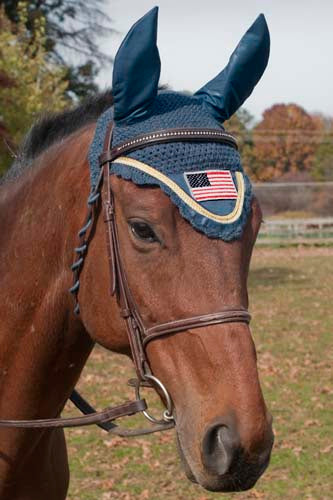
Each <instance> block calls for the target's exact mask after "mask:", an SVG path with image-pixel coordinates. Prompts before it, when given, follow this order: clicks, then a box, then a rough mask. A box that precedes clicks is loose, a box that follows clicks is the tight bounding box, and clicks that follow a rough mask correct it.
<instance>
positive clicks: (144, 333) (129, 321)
mask: <svg viewBox="0 0 333 500" xmlns="http://www.w3.org/2000/svg"><path fill="white" fill-rule="evenodd" d="M185 141H190V142H193V141H199V142H211V141H214V142H220V143H223V144H227V145H229V146H230V147H234V148H237V143H236V141H235V139H234V138H233V136H231V135H230V134H228V133H226V132H224V131H222V130H221V131H219V130H215V129H171V130H164V131H158V132H154V133H151V134H147V135H143V136H138V137H136V138H134V139H132V140H129V141H127V142H125V143H122V144H120V145H117V146H115V147H113V148H112V147H111V145H112V126H110V127H109V129H108V131H107V134H106V137H105V142H104V149H105V151H104V152H103V153H102V154H101V155H100V175H99V178H98V181H97V183H96V185H95V187H94V189H93V190H92V192H91V194H90V196H89V199H88V215H87V218H86V220H85V223H84V226H83V228H82V229H81V230H80V231H79V238H80V244H79V246H78V247H77V248H76V249H75V252H76V254H77V255H78V259H77V260H76V261H75V262H74V264H73V265H72V271H73V274H74V282H73V286H72V287H71V289H70V292H71V293H72V294H73V296H74V299H75V304H76V305H75V312H76V313H79V303H78V290H79V285H80V283H79V276H80V273H81V270H82V266H83V263H84V258H85V256H86V254H87V250H88V245H89V242H90V241H91V238H92V236H93V232H92V228H93V226H94V222H95V221H96V218H97V216H98V213H99V208H100V205H99V201H100V195H101V191H102V188H103V207H104V222H105V225H106V237H107V252H108V259H109V267H110V280H111V284H110V292H111V295H113V296H116V298H117V302H118V306H119V312H120V315H121V317H122V318H123V320H124V322H125V324H126V328H127V334H128V340H129V345H130V348H131V353H132V359H133V363H134V366H135V370H136V375H137V380H135V381H134V382H133V381H132V382H131V384H130V385H134V387H135V392H136V400H135V401H131V402H127V403H124V404H123V405H120V406H116V407H110V408H107V409H105V410H103V411H101V412H96V411H95V410H94V408H93V407H91V406H90V405H89V403H87V401H85V400H84V399H83V398H82V396H80V394H78V393H77V392H76V391H73V394H72V396H71V399H72V401H73V402H74V404H76V406H77V407H78V408H79V409H80V410H81V411H82V412H83V413H84V414H85V415H84V416H82V417H74V418H54V419H38V420H0V427H25V428H36V427H37V428H43V427H74V426H79V425H80V426H81V425H90V424H93V423H96V424H97V425H99V426H100V427H102V428H103V429H105V430H107V431H109V432H113V433H116V434H118V435H121V436H129V435H140V434H147V433H150V432H156V431H158V430H164V429H168V428H171V427H172V426H173V425H174V416H173V406H172V400H171V397H170V395H169V393H168V391H167V389H166V388H165V386H164V384H162V382H161V381H160V380H159V379H157V378H156V377H155V376H154V375H153V374H152V372H151V369H150V365H149V360H148V358H147V354H146V347H147V345H148V343H149V342H152V341H154V340H155V339H157V338H160V337H165V336H168V335H172V334H175V333H179V332H184V331H186V330H190V329H193V328H200V327H204V326H209V325H216V324H221V323H235V322H237V323H239V322H242V323H249V322H250V319H251V316H250V314H249V313H248V311H247V310H246V309H244V308H241V307H237V308H231V309H224V310H221V311H219V312H216V313H213V314H204V315H200V316H193V317H190V318H185V319H178V320H175V321H169V322H167V323H162V324H159V325H155V326H151V327H146V326H145V324H144V322H143V320H142V317H141V314H140V311H139V309H138V307H137V305H136V303H135V300H134V298H133V296H132V294H131V290H130V287H129V284H128V280H127V276H126V272H125V269H124V266H123V262H122V259H121V253H120V247H119V237H118V230H117V224H116V214H115V204H114V197H113V192H112V189H111V182H110V167H111V164H112V162H113V161H114V160H115V159H116V158H118V157H119V156H123V155H124V154H126V153H127V154H128V153H130V152H131V151H135V150H137V149H139V148H143V147H147V146H150V145H154V144H161V143H168V142H185ZM142 385H143V386H149V387H154V388H155V389H156V390H157V391H158V392H159V394H160V395H161V396H162V398H163V401H164V403H165V405H166V410H165V411H164V414H163V419H162V420H156V419H155V418H154V417H152V416H150V415H149V414H148V413H147V411H146V410H147V405H146V402H145V400H144V399H141V397H140V387H141V386H142ZM137 412H143V413H144V415H145V416H146V417H147V418H148V419H149V420H150V421H151V422H153V423H154V424H155V425H154V426H152V428H151V429H143V430H141V429H139V430H124V429H119V428H118V426H117V425H115V424H114V423H112V421H113V420H115V419H116V418H118V417H122V416H127V415H132V414H134V413H137Z"/></svg>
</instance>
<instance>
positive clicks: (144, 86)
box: [112, 7, 161, 122]
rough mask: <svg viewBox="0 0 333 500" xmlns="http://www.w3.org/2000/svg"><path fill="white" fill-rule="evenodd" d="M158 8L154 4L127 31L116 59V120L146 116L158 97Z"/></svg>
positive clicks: (114, 89) (114, 83)
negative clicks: (151, 104)
mask: <svg viewBox="0 0 333 500" xmlns="http://www.w3.org/2000/svg"><path fill="white" fill-rule="evenodd" d="M157 15H158V7H154V8H153V9H152V10H150V11H149V12H148V13H147V14H146V15H145V16H143V17H142V18H141V19H139V21H137V22H136V23H135V24H134V26H132V28H131V29H130V31H129V32H128V33H127V35H126V38H125V39H124V41H123V42H122V44H121V46H120V48H119V50H118V52H117V55H116V57H115V60H114V68H113V82H112V92H113V98H114V120H115V121H116V122H120V121H132V120H135V119H137V118H140V117H142V116H144V115H145V114H146V112H147V108H148V107H149V104H150V103H151V102H152V101H153V99H154V98H155V97H156V94H157V90H158V81H159V77H160V71H161V62H160V56H159V53H158V48H157V45H156V38H157Z"/></svg>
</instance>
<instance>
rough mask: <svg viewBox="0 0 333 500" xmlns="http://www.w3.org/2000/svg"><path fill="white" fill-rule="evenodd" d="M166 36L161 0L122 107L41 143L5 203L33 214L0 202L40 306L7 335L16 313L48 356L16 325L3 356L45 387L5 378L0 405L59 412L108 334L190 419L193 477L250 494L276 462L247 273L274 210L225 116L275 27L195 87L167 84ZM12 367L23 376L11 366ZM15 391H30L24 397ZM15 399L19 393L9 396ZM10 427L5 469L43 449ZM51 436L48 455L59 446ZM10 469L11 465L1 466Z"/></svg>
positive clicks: (182, 424) (262, 29)
mask: <svg viewBox="0 0 333 500" xmlns="http://www.w3.org/2000/svg"><path fill="white" fill-rule="evenodd" d="M156 36H157V9H156V8H155V9H153V10H151V11H150V12H149V13H148V14H146V16H144V17H143V18H142V19H140V20H139V21H138V22H137V23H136V24H135V25H134V26H133V27H132V29H131V30H130V32H129V33H128V35H127V36H126V38H125V40H124V41H123V43H122V45H121V47H120V49H119V51H118V53H117V56H116V58H115V63H114V72H113V99H114V103H113V107H111V108H110V109H107V110H105V111H104V112H103V114H102V115H101V116H100V117H99V119H98V122H97V125H96V123H95V121H92V123H89V120H88V119H87V118H86V119H85V118H84V116H82V115H77V116H76V118H77V117H78V116H81V117H82V123H81V124H77V123H76V125H75V127H73V128H72V129H71V130H70V131H71V132H72V133H70V134H65V136H64V135H61V134H60V132H59V130H58V131H55V129H54V128H53V129H52V126H50V129H49V130H50V132H52V133H53V135H52V139H51V140H50V138H49V137H46V138H45V142H46V143H47V146H46V147H45V146H44V147H41V149H40V150H38V151H37V152H38V154H37V155H35V156H36V158H34V161H33V162H32V163H33V167H34V168H29V169H24V172H23V173H20V176H19V179H17V180H16V181H15V182H14V183H6V184H4V186H2V188H1V191H0V203H1V205H2V206H5V207H8V204H9V203H12V206H14V204H15V203H16V206H17V207H18V208H17V212H15V213H14V212H13V211H9V210H8V209H7V212H6V217H5V216H4V215H2V216H1V212H0V222H1V223H2V227H3V228H4V232H3V234H4V233H5V232H6V231H7V233H8V234H9V233H10V234H11V235H12V238H11V239H10V242H8V241H7V242H6V243H4V242H2V243H1V245H2V252H3V255H4V256H5V257H4V263H5V262H6V263H7V265H6V266H5V264H3V265H2V267H1V265H0V271H2V270H3V271H4V274H3V276H4V280H7V281H4V283H6V286H7V292H8V294H12V295H11V297H14V298H15V297H16V298H17V297H19V300H20V301H21V302H20V303H21V304H22V301H27V300H28V301H29V304H27V303H24V304H25V305H24V307H23V306H22V311H21V310H20V313H18V311H17V309H15V307H14V306H13V305H12V303H11V302H10V301H9V302H8V301H7V306H8V304H9V306H8V307H12V309H13V312H12V313H11V315H10V318H9V320H8V322H7V330H6V331H7V332H9V329H10V328H11V329H13V328H14V326H15V324H16V323H15V318H16V317H15V318H14V316H15V314H16V315H17V316H18V317H19V318H20V320H21V324H22V326H21V327H20V329H19V330H17V333H15V336H14V340H15V339H16V340H19V342H20V346H22V348H23V347H24V346H25V349H26V351H25V352H28V355H27V357H29V356H30V357H31V358H32V357H33V353H35V355H36V352H37V351H38V350H37V349H36V348H35V347H33V348H31V347H27V346H29V344H26V343H27V342H29V340H27V335H26V334H25V332H26V331H28V330H29V332H32V333H31V335H33V337H34V338H37V341H36V342H37V344H36V345H38V346H39V351H38V356H37V360H36V356H35V357H34V358H33V359H34V361H33V366H34V369H32V368H29V369H28V368H27V367H26V366H25V367H23V368H22V366H23V365H24V362H25V359H23V358H22V356H21V357H20V358H19V357H15V355H14V354H13V353H12V350H11V348H10V347H9V344H8V337H9V334H8V335H7V336H6V338H7V343H6V342H5V335H3V339H4V340H3V346H2V348H3V351H2V352H5V353H7V358H8V359H9V362H11V363H14V364H15V363H16V365H15V366H19V359H20V360H21V361H20V362H21V363H22V365H20V370H21V372H23V373H25V378H24V383H23V381H21V387H23V386H24V387H25V384H28V374H29V373H30V372H31V377H32V380H33V381H34V382H32V386H31V385H28V386H29V394H30V399H29V397H28V396H27V395H26V394H25V395H24V398H22V400H24V401H25V405H23V402H21V406H20V405H19V403H18V402H17V400H16V399H15V398H14V396H13V390H14V389H13V386H12V392H9V389H8V390H7V388H6V386H5V385H3V386H1V385H0V388H1V387H2V393H1V397H0V410H1V412H2V413H1V415H3V413H5V417H7V418H10V417H12V418H13V417H16V418H18V416H19V417H20V418H22V417H30V418H31V417H36V411H37V412H38V413H37V415H38V416H57V415H58V414H59V413H60V411H61V410H62V408H63V406H64V404H65V402H66V400H67V398H68V396H69V394H70V392H71V390H72V389H73V387H74V385H75V383H76V381H77V378H78V377H79V374H80V371H81V370H82V367H83V365H84V363H85V361H86V358H87V356H88V355H89V352H90V350H91V348H92V345H93V342H98V343H99V344H101V345H103V346H105V347H106V348H108V349H110V350H113V351H115V352H120V353H124V354H128V355H129V356H131V357H132V359H133V361H134V363H135V368H136V371H137V375H138V380H139V382H138V386H137V390H138V391H139V385H140V384H141V383H142V382H143V381H146V382H147V381H150V382H152V383H153V386H154V387H155V388H156V389H157V390H158V392H159V393H160V395H161V399H162V401H163V402H164V403H166V404H167V405H168V408H167V413H166V414H165V418H166V419H167V420H168V421H175V425H176V431H177V441H178V445H179V452H180V455H181V458H182V461H183V464H184V466H185V471H186V474H187V476H188V477H189V478H190V479H191V480H193V481H196V482H198V483H199V484H200V485H202V486H203V487H204V488H206V489H208V490H212V491H238V490H244V489H248V488H250V487H252V486H253V485H254V484H255V482H256V481H257V479H258V478H259V477H260V475H261V474H262V472H263V471H264V470H265V468H266V467H267V465H268V462H269V457H270V453H271V448H272V443H273V434H272V426H271V417H270V415H269V413H268V411H267V408H266V405H265V402H264V399H263V395H262V392H261V388H260V383H259V379H258V373H257V367H256V352H255V347H254V343H253V340H252V337H251V332H250V329H249V325H248V322H249V314H248V312H247V309H248V294H247V277H248V271H249V265H250V259H251V253H252V249H253V246H254V243H255V240H256V236H257V233H258V231H259V227H260V223H261V217H262V216H261V211H260V207H259V204H258V201H257V200H256V199H255V197H254V196H253V195H252V191H251V184H250V181H249V179H248V178H247V176H246V175H245V173H244V172H243V169H242V166H241V162H240V156H239V153H238V151H237V144H236V141H235V139H234V138H233V137H232V136H231V135H230V134H228V133H227V132H226V131H225V130H224V129H223V126H222V123H223V122H224V121H225V120H226V119H228V118H229V117H230V116H231V115H232V114H233V113H234V112H235V111H236V110H237V109H238V108H239V107H240V106H241V104H242V103H243V102H244V100H245V99H246V98H247V97H248V96H249V95H250V93H251V92H252V90H253V88H254V86H255V85H256V83H257V82H258V80H259V79H260V77H261V75H262V73H263V71H264V69H265V67H266V64H267V60H268V53H269V34H268V29H267V25H266V22H265V19H264V17H263V16H262V15H261V16H259V17H258V19H257V20H256V21H255V23H254V24H253V25H252V26H251V27H250V29H249V30H248V31H247V32H246V34H245V35H244V37H243V38H242V39H241V41H240V43H239V44H238V46H237V48H236V49H235V51H234V53H233V54H232V56H231V58H230V60H229V63H228V65H227V66H226V68H225V69H224V70H223V71H222V72H221V73H220V74H219V75H218V76H217V77H216V78H214V79H213V80H212V81H210V82H209V83H208V84H207V85H205V86H204V87H202V88H201V89H200V90H199V91H198V92H196V93H195V94H194V95H193V96H190V95H184V94H181V93H178V92H170V91H159V90H158V81H159V75H160V59H159V54H158V49H157V45H156ZM64 116H66V115H64ZM69 116H72V117H73V115H68V117H69ZM62 119H63V118H62ZM51 122H52V121H51ZM51 122H50V123H51ZM50 123H49V125H50ZM62 123H64V120H63V122H62ZM81 125H85V126H81ZM43 126H44V131H45V123H44V125H43ZM65 128H66V127H65ZM38 131H40V128H38V126H37V127H36V128H34V129H33V134H32V135H31V134H30V141H32V139H33V136H34V135H35V136H36V135H37V133H38ZM59 138H61V139H62V140H61V141H60V140H59ZM89 145H90V147H89ZM48 146H50V147H48ZM88 148H89V155H88V157H89V166H90V176H89V173H88V172H89V169H88V165H87V163H88V160H87V153H88ZM37 149H38V148H37ZM27 150H29V144H28V146H27ZM27 156H29V155H27ZM51 164H52V166H50V167H49V168H46V166H47V165H51ZM14 170H15V169H14ZM89 177H90V178H89ZM89 183H90V195H89V198H88V205H89V213H88V218H87V219H86V220H85V224H84V227H83V228H82V230H81V231H80V232H79V236H80V242H79V244H77V243H76V255H77V259H76V261H75V262H74V265H72V270H73V271H74V284H73V286H72V287H71V292H72V294H73V295H74V298H75V313H73V312H72V308H71V302H70V301H68V299H67V296H66V295H65V293H66V289H67V288H68V287H69V279H70V269H69V268H70V260H71V255H72V253H71V249H72V248H73V246H74V243H75V232H76V228H77V227H78V221H79V220H81V219H82V217H83V215H84V211H85V202H84V199H85V196H86V194H88V192H89ZM102 186H103V189H104V191H102ZM50 206H54V213H53V214H52V211H51V209H50ZM102 207H104V209H105V210H104V215H102V214H101V213H100V212H101V208H102ZM47 210H49V214H48V213H47ZM2 214H4V212H2ZM1 217H2V218H1ZM36 217H37V218H38V220H41V221H43V231H41V230H40V229H39V230H38V229H34V230H33V235H32V237H33V238H34V240H33V241H34V244H33V245H32V246H31V248H30V252H27V250H26V247H24V245H23V242H24V241H25V240H24V235H25V234H26V233H25V232H26V231H28V229H29V230H30V232H31V231H32V229H31V228H32V227H34V226H33V222H34V220H35V218H36ZM22 224H25V225H24V229H22V232H21V233H20V228H22V227H23V226H22ZM105 226H106V227H107V247H108V253H107V251H106V245H105ZM27 227H28V229H27ZM22 235H23V236H22ZM51 235H53V236H52V237H51ZM27 241H28V240H27ZM15 242H16V247H15V252H16V254H17V255H18V256H19V258H20V259H21V257H22V258H26V262H28V263H29V265H30V268H31V270H33V272H34V273H35V274H34V284H35V285H34V286H33V285H31V286H30V288H29V287H28V284H27V282H28V281H29V283H30V282H31V274H25V273H26V269H25V267H24V266H22V262H21V260H19V261H18V263H17V266H18V268H19V269H20V272H21V277H22V279H23V280H25V281H23V282H22V283H24V284H25V287H23V284H22V287H23V288H22V290H23V289H24V290H25V289H26V288H29V291H27V293H26V294H25V293H24V290H23V291H20V292H19V291H18V290H17V288H15V287H14V285H12V282H11V281H10V279H12V280H13V275H10V273H9V271H8V269H7V268H8V263H9V262H10V255H12V254H11V252H12V251H13V247H11V244H12V245H13V244H14V243H15ZM18 242H19V244H18ZM36 242H37V243H36ZM26 244H28V243H26ZM12 268H13V266H11V269H12ZM5 271H6V272H5ZM7 282H8V284H7ZM110 283H111V285H110ZM110 287H111V295H110ZM27 297H29V299H27ZM65 297H66V298H65ZM0 298H1V297H0ZM13 300H14V299H13ZM1 303H3V301H0V304H1ZM0 307H1V306H0ZM15 311H16V313H15ZM119 311H120V312H121V314H119ZM0 312H1V310H0ZM5 323H6V322H5ZM46 326H47V328H48V329H49V330H50V331H52V332H53V336H52V337H47V339H46V338H45V337H43V336H42V335H43V332H44V329H45V328H46ZM2 328H5V326H3V327H2ZM26 329H27V330H26ZM15 331H16V330H15ZM38 335H40V337H39V336H38ZM42 353H43V354H42ZM0 362H1V366H2V367H4V366H5V367H6V370H7V371H9V373H10V371H11V368H10V367H8V366H7V365H8V363H9V362H7V361H6V360H5V358H3V359H0ZM69 364H70V365H71V370H69V369H68V365H69ZM51 366H52V367H56V369H54V372H53V368H52V369H50V367H51ZM24 370H26V371H24ZM43 370H44V372H45V373H48V377H49V380H50V384H54V386H56V387H57V390H56V391H54V393H53V394H52V395H51V394H50V395H49V397H48V398H47V402H46V401H45V399H46V394H47V389H46V388H45V387H44V386H45V384H41V385H38V383H37V382H36V381H38V380H39V378H40V377H41V375H42V374H43V373H44V372H43ZM37 375H38V376H37ZM62 379H63V380H62ZM61 381H62V383H61ZM18 383H19V382H17V384H18ZM15 387H16V386H15ZM37 389H38V390H37ZM15 390H16V393H15V394H16V396H17V393H21V392H22V391H21V392H20V389H19V388H18V387H16V389H15ZM15 390H14V392H15ZM22 390H23V389H22ZM34 391H35V392H34ZM5 397H9V399H10V401H11V403H10V404H9V403H8V399H7V406H6V404H5V403H4V398H5ZM32 401H33V402H34V404H32ZM1 432H2V431H1ZM11 432H13V433H14V434H7V435H6V436H7V437H6V439H7V441H6V439H5V440H4V443H6V442H7V443H8V446H7V448H6V445H5V444H4V445H3V447H4V448H3V449H1V450H0V452H1V453H2V456H6V457H7V458H6V467H5V469H6V470H7V469H9V470H10V469H11V464H12V463H14V464H15V463H16V462H15V460H16V457H18V456H19V454H20V453H22V450H25V452H26V453H27V450H28V449H29V446H32V444H31V438H28V437H27V434H26V433H22V434H19V435H18V434H15V432H16V431H14V430H13V431H11ZM9 435H12V436H14V438H13V441H10V438H9V437H8V436H9ZM18 436H19V437H18ZM45 439H46V440H47V438H45ZM52 439H53V441H52V443H57V450H59V446H60V448H61V449H62V452H60V455H61V457H62V459H63V460H64V461H65V460H66V457H65V451H64V444H63V438H62V437H61V436H60V435H58V434H57V439H55V438H54V436H53V438H52ZM20 440H22V441H20ZM13 443H14V444H13ZM17 443H19V444H17ZM40 443H41V444H40V447H41V448H40V449H39V451H38V453H39V455H38V456H40V454H41V450H44V448H43V446H44V447H45V450H44V451H45V453H46V452H47V451H46V449H49V448H47V446H46V444H48V445H50V443H46V444H45V443H44V442H43V440H40ZM43 443H44V444H43ZM59 443H60V444H59ZM61 443H62V444H61ZM37 448H38V447H37ZM57 453H59V452H57ZM2 470H4V468H3V467H1V464H0V475H1V471H2ZM59 474H60V472H59ZM2 477H6V473H4V472H2ZM27 480H28V479H27ZM64 482H65V483H66V481H64ZM65 489H66V486H64V488H63V491H65ZM4 491H5V490H4ZM6 491H7V490H6ZM41 494H44V493H41ZM61 495H62V493H60V494H59V499H60V498H65V497H64V496H61ZM12 498H15V497H14V496H13V497H12ZM31 498H34V499H36V498H39V497H38V496H36V495H35V496H33V495H32V496H31ZM40 498H42V496H41V497H40Z"/></svg>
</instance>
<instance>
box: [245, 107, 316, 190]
mask: <svg viewBox="0 0 333 500" xmlns="http://www.w3.org/2000/svg"><path fill="white" fill-rule="evenodd" d="M317 130H318V123H316V121H315V120H314V119H313V117H312V116H311V115H309V114H308V113H307V112H306V111H305V110H304V109H303V108H302V107H300V106H298V105H297V104H275V105H274V106H272V107H271V108H269V109H267V110H266V111H264V113H263V119H262V121H261V122H260V123H259V124H258V125H256V126H255V127H254V129H253V141H254V146H253V150H252V153H253V161H254V164H255V169H254V170H255V176H256V178H257V179H258V180H273V179H284V180H291V179H295V178H298V179H299V180H301V177H302V179H303V180H305V179H306V178H307V177H310V171H311V167H312V165H313V162H314V156H315V152H316V149H317V143H318V134H317Z"/></svg>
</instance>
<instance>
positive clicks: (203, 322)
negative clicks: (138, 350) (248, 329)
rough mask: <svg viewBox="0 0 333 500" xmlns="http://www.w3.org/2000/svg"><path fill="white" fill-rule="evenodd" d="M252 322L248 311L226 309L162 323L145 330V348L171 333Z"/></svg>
mask: <svg viewBox="0 0 333 500" xmlns="http://www.w3.org/2000/svg"><path fill="white" fill-rule="evenodd" d="M250 321H251V315H250V313H249V312H248V311H247V310H246V309H226V310H225V311H220V312H217V313H212V314H203V315H201V316H193V317H191V318H185V319H181V320H176V321H169V322H168V323H162V324H160V325H157V326H153V327H151V328H148V329H147V330H145V337H144V339H143V346H144V347H146V345H147V344H148V342H150V341H151V340H154V339H156V338H158V337H161V336H164V335H168V334H171V333H179V332H184V331H186V330H191V329H193V328H201V327H203V326H208V325H217V324H221V323H250Z"/></svg>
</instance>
